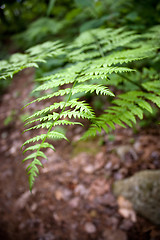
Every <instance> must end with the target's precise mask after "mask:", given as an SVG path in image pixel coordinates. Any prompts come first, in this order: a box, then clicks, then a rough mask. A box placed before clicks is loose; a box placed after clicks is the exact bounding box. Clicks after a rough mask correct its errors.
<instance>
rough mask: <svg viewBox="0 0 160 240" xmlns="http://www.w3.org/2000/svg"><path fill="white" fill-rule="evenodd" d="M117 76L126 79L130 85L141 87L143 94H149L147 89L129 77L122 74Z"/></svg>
mask: <svg viewBox="0 0 160 240" xmlns="http://www.w3.org/2000/svg"><path fill="white" fill-rule="evenodd" d="M117 75H119V76H120V77H122V78H124V79H126V80H127V81H128V82H130V83H132V84H134V85H136V86H137V87H139V88H140V89H141V90H142V91H143V92H147V91H146V89H145V88H144V87H143V86H142V85H141V84H139V83H136V82H134V81H132V80H131V79H130V78H128V77H126V76H124V75H122V74H121V73H117Z"/></svg>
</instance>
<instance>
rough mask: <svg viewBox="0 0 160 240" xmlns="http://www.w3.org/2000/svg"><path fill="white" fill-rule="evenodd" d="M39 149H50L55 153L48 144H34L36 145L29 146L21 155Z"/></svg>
mask: <svg viewBox="0 0 160 240" xmlns="http://www.w3.org/2000/svg"><path fill="white" fill-rule="evenodd" d="M39 147H41V148H51V149H52V150H53V151H55V148H54V147H53V145H52V144H49V143H46V142H45V143H41V144H36V145H33V146H30V147H28V148H26V149H25V150H24V151H23V153H25V152H27V151H34V150H38V149H39Z"/></svg>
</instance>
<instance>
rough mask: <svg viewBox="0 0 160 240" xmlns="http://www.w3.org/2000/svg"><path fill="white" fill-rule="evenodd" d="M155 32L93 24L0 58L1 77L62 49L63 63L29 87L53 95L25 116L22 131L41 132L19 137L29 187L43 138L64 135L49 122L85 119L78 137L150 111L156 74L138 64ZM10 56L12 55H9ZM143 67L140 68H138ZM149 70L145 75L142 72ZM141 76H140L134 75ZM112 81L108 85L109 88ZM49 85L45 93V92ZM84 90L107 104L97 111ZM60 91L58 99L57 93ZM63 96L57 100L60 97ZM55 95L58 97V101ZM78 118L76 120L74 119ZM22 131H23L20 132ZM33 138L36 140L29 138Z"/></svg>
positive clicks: (152, 45)
mask: <svg viewBox="0 0 160 240" xmlns="http://www.w3.org/2000/svg"><path fill="white" fill-rule="evenodd" d="M156 34H157V33H156V32H154V37H153V32H152V33H150V34H149V32H148V33H147V34H146V35H145V34H144V35H139V34H136V33H135V32H133V31H127V30H126V29H125V28H119V29H117V30H114V29H110V28H109V29H101V28H100V29H93V30H88V31H86V32H83V33H81V34H80V36H79V37H77V38H76V39H75V40H74V41H73V42H72V43H71V44H69V45H67V46H63V45H62V44H61V43H59V42H48V43H44V44H42V45H38V46H35V47H32V48H30V49H29V50H28V51H27V52H26V54H22V55H14V56H13V57H14V58H15V61H12V60H11V59H10V60H9V62H7V61H6V62H5V63H4V62H2V63H1V69H2V74H1V78H7V77H8V76H13V74H15V73H16V72H18V71H20V70H21V69H23V68H25V67H29V66H34V65H35V64H36V65H35V66H36V67H37V62H41V61H43V59H44V58H46V57H50V56H52V57H57V56H59V55H62V54H63V55H64V58H65V59H66V63H67V64H66V65H65V67H64V68H61V69H59V71H57V72H56V73H55V74H51V75H49V76H45V77H42V78H41V79H39V81H40V82H42V84H41V85H40V86H38V87H37V88H36V89H35V90H34V92H37V91H42V93H41V97H38V98H36V99H35V100H33V101H32V102H30V103H28V104H27V105H26V106H25V107H27V106H28V105H30V104H32V103H34V102H40V101H43V100H46V99H51V98H53V97H54V99H55V102H54V103H53V104H50V105H49V106H48V107H46V108H44V109H41V110H39V111H37V112H35V113H34V114H32V115H31V116H29V117H28V118H27V119H26V124H25V126H28V125H29V128H27V129H26V130H25V131H32V130H35V129H40V128H42V129H46V133H42V134H40V135H37V136H35V137H32V138H31V139H28V140H27V141H25V143H24V144H23V145H22V147H24V146H26V145H28V144H32V145H31V146H29V147H27V148H26V149H25V150H24V153H25V152H26V151H27V152H28V151H31V152H32V153H31V154H30V155H28V156H27V157H26V158H25V159H24V161H28V160H29V161H30V164H29V166H28V167H27V172H28V175H29V185H30V190H32V187H33V184H34V181H35V177H37V174H38V173H39V170H38V167H37V166H38V165H39V166H42V163H41V158H47V157H46V156H45V154H44V153H43V152H42V151H41V150H42V149H43V148H51V149H53V150H54V147H53V146H52V145H51V144H50V143H48V142H47V140H51V139H65V140H67V138H66V136H65V134H64V133H63V132H60V131H57V130H56V129H55V127H56V126H57V125H58V126H61V125H72V124H81V122H80V119H81V118H82V119H87V120H88V121H90V122H91V125H90V127H89V129H88V130H87V131H86V132H85V134H84V135H83V136H82V138H86V137H89V136H95V135H96V134H97V132H101V130H102V129H104V130H105V131H106V132H107V133H108V132H109V131H110V129H115V127H116V125H120V126H122V127H127V126H129V127H132V126H133V124H135V123H136V122H137V118H139V119H143V115H144V112H145V111H148V112H152V109H153V104H156V105H157V107H158V108H159V107H160V80H159V76H156V78H155V75H154V74H153V71H152V70H151V69H147V70H146V69H144V68H143V62H144V61H146V58H148V57H150V58H151V59H154V58H155V56H156V51H157V49H158V48H159V44H158V43H157V41H156V39H157V35H156ZM13 57H12V59H13ZM133 61H134V62H139V71H138V72H137V73H136V72H135V69H133V68H131V62H133ZM141 69H143V74H141ZM149 74H150V75H151V76H150V77H147V78H146V77H145V75H147V76H148V75H149ZM139 76H140V77H141V76H142V79H140V78H139ZM128 83H129V84H130V85H131V86H134V88H133V89H132V87H130V88H128V90H127V91H126V92H124V93H121V94H119V95H117V96H115V94H114V93H113V92H114V90H115V89H116V88H120V87H122V88H121V89H123V86H124V89H127V84H128ZM113 86H114V88H113ZM111 89H112V91H111ZM48 90H51V91H52V92H51V93H48ZM82 93H83V95H85V94H86V93H90V94H92V95H93V94H96V95H99V96H102V95H104V96H105V99H106V101H107V100H108V99H112V102H111V105H110V106H109V107H108V108H107V109H106V110H104V112H103V113H102V114H101V115H100V116H96V113H95V111H94V109H93V108H92V107H91V106H90V105H89V103H87V102H86V101H85V100H82V99H81V98H77V94H82ZM59 96H60V97H61V101H59V98H57V97H59ZM62 99H63V100H62ZM58 101H59V102H58ZM77 119H79V120H78V121H76V120H77ZM25 131H24V132H25ZM35 142H38V143H36V144H35Z"/></svg>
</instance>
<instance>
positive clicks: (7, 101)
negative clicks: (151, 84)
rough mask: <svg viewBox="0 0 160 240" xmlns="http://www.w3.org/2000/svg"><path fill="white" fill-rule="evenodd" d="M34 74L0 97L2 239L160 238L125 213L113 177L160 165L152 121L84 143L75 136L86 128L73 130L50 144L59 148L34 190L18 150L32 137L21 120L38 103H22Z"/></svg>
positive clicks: (25, 73) (20, 76)
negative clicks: (114, 190)
mask: <svg viewBox="0 0 160 240" xmlns="http://www.w3.org/2000/svg"><path fill="white" fill-rule="evenodd" d="M33 75H34V74H33V70H32V69H28V70H25V71H23V72H22V73H20V74H18V75H17V76H16V77H15V78H14V80H13V81H12V83H11V86H10V87H9V88H8V90H7V92H6V93H5V94H4V95H3V96H1V101H0V104H1V107H0V168H1V174H0V240H1V239H3V240H15V239H16V240H89V239H91V240H150V239H151V240H158V239H160V230H159V229H158V227H157V226H155V225H153V224H152V223H150V222H149V221H147V220H146V219H144V218H142V217H141V216H135V215H134V214H131V216H130V217H127V215H125V214H124V213H123V211H120V208H121V206H120V203H119V202H120V201H117V199H115V197H114V196H113V193H112V183H113V182H114V181H116V180H119V179H123V178H126V177H128V176H131V175H133V174H134V173H135V172H138V171H140V170H142V169H159V168H160V141H159V136H160V129H159V126H155V125H154V124H152V125H150V126H149V127H147V128H138V127H137V128H138V130H134V131H133V130H131V129H122V128H121V127H117V129H116V130H115V132H114V133H113V134H112V135H111V134H109V135H108V136H107V135H105V134H104V135H103V136H101V137H100V136H99V137H97V138H95V139H92V140H88V141H86V142H79V141H78V139H79V137H80V136H81V135H82V133H83V128H82V127H81V126H80V127H76V128H73V127H71V128H69V131H68V132H67V136H68V138H69V139H70V140H72V141H70V142H65V141H58V142H53V144H54V146H55V148H56V152H53V151H51V150H47V151H46V154H47V156H48V161H44V162H43V163H44V168H43V169H41V171H40V176H39V178H38V179H37V180H36V183H35V186H34V189H33V192H32V194H31V193H30V192H29V187H28V179H27V174H26V172H25V167H26V166H25V164H22V160H23V155H22V152H21V149H20V148H21V145H22V143H23V142H24V141H25V140H26V139H28V138H29V137H31V133H30V132H27V133H25V134H23V135H22V132H23V130H24V127H23V125H24V123H23V119H24V117H25V116H27V115H28V114H30V113H32V112H33V111H34V109H35V108H36V107H37V105H36V104H33V105H31V106H30V107H28V108H25V109H24V110H23V111H22V110H21V108H22V107H23V106H24V105H25V103H26V102H28V101H30V100H31V99H32V96H30V95H29V93H30V91H31V89H32V88H33ZM45 104H47V103H45ZM38 107H39V106H38ZM121 201H123V199H121ZM132 211H133V210H132ZM120 213H121V214H120ZM122 213H123V214H122ZM133 213H134V211H133ZM133 216H134V217H133Z"/></svg>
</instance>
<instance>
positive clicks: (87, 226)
mask: <svg viewBox="0 0 160 240" xmlns="http://www.w3.org/2000/svg"><path fill="white" fill-rule="evenodd" d="M84 229H85V231H86V232H87V233H95V232H96V231H97V229H96V227H95V225H94V224H93V223H91V222H86V223H85V225H84Z"/></svg>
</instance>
